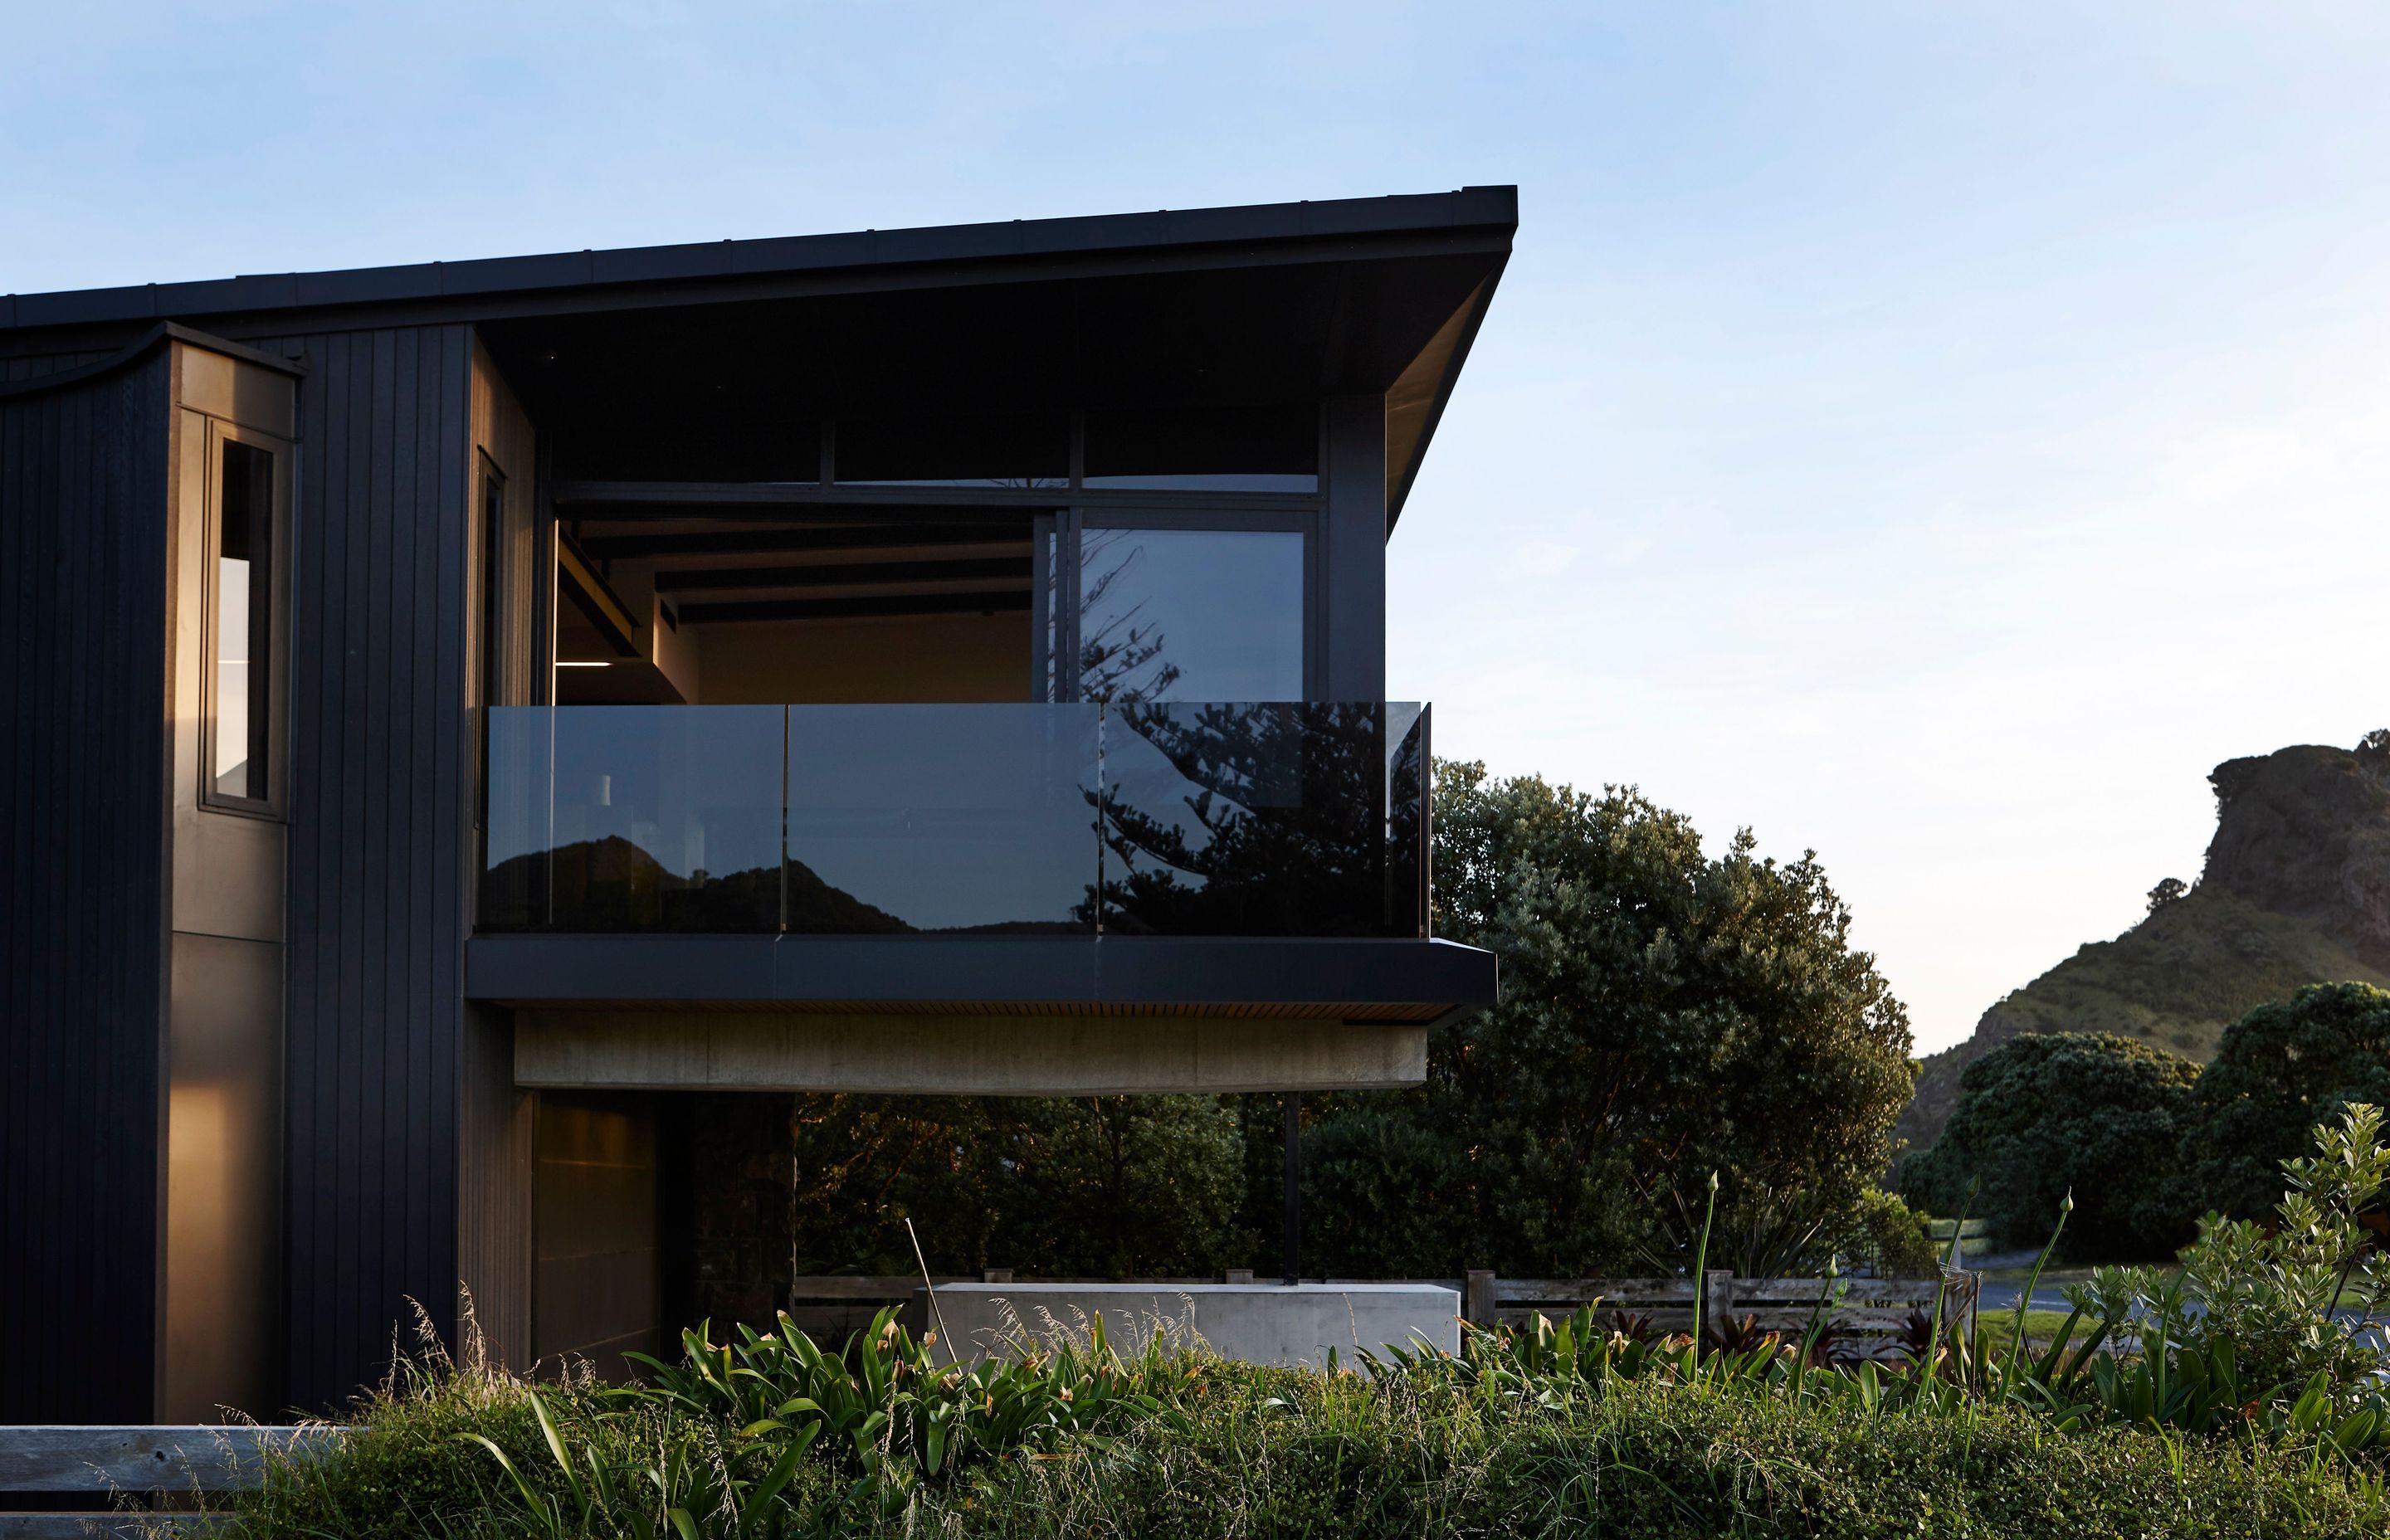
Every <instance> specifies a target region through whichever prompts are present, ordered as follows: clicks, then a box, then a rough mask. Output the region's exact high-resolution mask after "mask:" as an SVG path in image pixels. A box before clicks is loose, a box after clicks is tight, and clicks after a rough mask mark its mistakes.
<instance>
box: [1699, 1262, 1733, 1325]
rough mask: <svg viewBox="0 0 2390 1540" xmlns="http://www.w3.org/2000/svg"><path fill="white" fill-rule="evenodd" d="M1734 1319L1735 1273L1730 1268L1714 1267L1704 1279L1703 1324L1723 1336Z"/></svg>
mask: <svg viewBox="0 0 2390 1540" xmlns="http://www.w3.org/2000/svg"><path fill="white" fill-rule="evenodd" d="M1733 1318H1734V1273H1733V1271H1732V1270H1731V1269H1729V1268H1725V1267H1713V1268H1711V1269H1710V1270H1709V1272H1708V1273H1707V1274H1705V1275H1704V1276H1703V1278H1702V1324H1703V1326H1704V1327H1714V1328H1716V1330H1717V1331H1718V1332H1719V1333H1720V1334H1723V1333H1724V1332H1725V1331H1726V1325H1727V1322H1728V1321H1730V1320H1732V1319H1733Z"/></svg>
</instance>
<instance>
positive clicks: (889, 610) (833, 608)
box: [680, 589, 1030, 625]
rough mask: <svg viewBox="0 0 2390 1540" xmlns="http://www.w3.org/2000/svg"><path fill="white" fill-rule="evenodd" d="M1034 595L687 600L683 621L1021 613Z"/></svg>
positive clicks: (1012, 592) (697, 623) (690, 622)
mask: <svg viewBox="0 0 2390 1540" xmlns="http://www.w3.org/2000/svg"><path fill="white" fill-rule="evenodd" d="M1029 600H1030V596H1029V595H1028V594H1027V593H1024V592H1022V591H1021V590H1018V589H1015V590H1012V591H1010V592H1008V593H991V594H885V595H875V596H871V597H857V598H828V599H735V600H729V601H726V602H720V603H713V604H684V605H682V606H681V609H680V619H681V623H682V624H683V625H704V624H707V623H720V622H725V621H820V620H844V619H854V618H857V617H862V616H868V615H969V614H983V613H988V612H992V611H1009V612H1016V613H1017V612H1019V611H1021V610H1026V609H1028V608H1029Z"/></svg>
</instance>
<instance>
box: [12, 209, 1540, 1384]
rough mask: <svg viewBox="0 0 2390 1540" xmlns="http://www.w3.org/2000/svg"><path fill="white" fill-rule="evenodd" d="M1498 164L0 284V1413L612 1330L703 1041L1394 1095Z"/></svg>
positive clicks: (781, 1058) (667, 1189)
mask: <svg viewBox="0 0 2390 1540" xmlns="http://www.w3.org/2000/svg"><path fill="white" fill-rule="evenodd" d="M1515 219H1516V198H1515V194H1514V191H1513V190H1512V189H1510V188H1508V187H1481V188H1466V189H1463V190H1461V191H1458V192H1454V193H1446V194H1438V195H1433V196H1426V197H1403V198H1388V199H1366V200H1363V199H1356V200H1344V201H1334V202H1317V203H1299V204H1282V205H1272V206H1265V207H1253V208H1234V209H1212V210H1199V211H1192V212H1159V213H1146V214H1131V215H1123V216H1118V217H1109V218H1093V219H1063V220H1043V221H1025V222H1013V223H1009V224H997V225H968V226H957V227H952V228H938V229H919V230H901V231H874V232H865V233H861V234H854V235H837V236H822V237H804V238H794V239H772V240H739V241H719V242H712V243H706V244H698V245H687V246H667V247H655V248H649V249H644V250H611V251H582V252H574V253H567V254H559V255H550V256H530V257H519V258H508V259H500V260H495V261H485V262H463V263H430V264H426V265H418V266H402V267H384V268H368V269H361V270H354V271H344V272H329V273H313V274H282V275H274V276H249V277H238V278H230V279H225V280H223V281H218V282H201V283H173V284H157V285H149V286H145V287H138V288H122V289H93V290H87V291H82V292H74V293H54V294H36V295H15V296H10V297H6V298H0V581H5V593H6V611H5V623H0V651H5V653H6V660H5V666H0V789H5V802H0V1097H5V1100H0V1238H5V1239H6V1244H7V1246H8V1248H9V1251H10V1256H9V1258H8V1262H7V1264H6V1266H5V1267H0V1422H32V1421H43V1422H72V1421H82V1422H91V1421H122V1422H157V1421H176V1420H206V1419H210V1418H212V1416H213V1415H214V1411H215V1408H217V1407H219V1406H224V1405H230V1406H235V1407H238V1408H242V1409H244V1410H247V1411H250V1412H253V1413H257V1414H261V1415H271V1414H273V1413H275V1412H276V1411H277V1410H279V1409H281V1408H284V1407H288V1406H293V1405H296V1406H302V1407H320V1406H325V1405H329V1404H332V1403H335V1402H337V1401H338V1400H340V1399H341V1398H342V1397H343V1396H345V1395H346V1394H347V1393H348V1392H351V1391H352V1390H353V1388H355V1387H356V1386H358V1385H359V1384H361V1383H364V1382H367V1381H370V1380H373V1379H375V1378H377V1377H378V1376H379V1373H380V1371H381V1368H382V1367H383V1366H384V1365H386V1363H387V1362H388V1360H389V1357H390V1354H391V1350H392V1341H393V1335H394V1334H406V1333H411V1332H412V1330H413V1329H414V1328H413V1318H414V1316H413V1313H414V1305H411V1304H410V1302H415V1304H419V1306H420V1307H421V1310H422V1311H423V1313H424V1316H425V1318H426V1319H427V1320H428V1322H429V1324H430V1327H431V1328H434V1329H436V1330H437V1331H439V1332H440V1333H441V1334H442V1335H443V1336H445V1337H448V1338H451V1339H452V1340H453V1339H454V1337H455V1335H456V1332H457V1330H458V1329H459V1324H460V1309H461V1306H460V1303H459V1300H460V1284H461V1286H462V1289H463V1290H467V1291H469V1297H470V1299H471V1301H472V1302H473V1308H474V1310H475V1312H476V1314H477V1316H478V1320H479V1323H480V1326H481V1328H482V1330H483V1331H484V1332H485V1333H486V1334H487V1335H488V1338H489V1340H490V1341H491V1343H492V1346H493V1349H494V1351H495V1353H497V1354H499V1355H500V1356H502V1357H503V1358H504V1359H505V1360H507V1361H508V1362H509V1363H513V1364H517V1365H523V1364H528V1363H530V1362H532V1361H533V1359H534V1358H537V1357H545V1356H547V1355H550V1354H555V1353H559V1352H563V1351H586V1352H593V1353H601V1354H602V1353H606V1352H612V1351H619V1350H620V1349H622V1348H623V1347H626V1346H631V1345H637V1344H642V1343H645V1342H647V1341H650V1340H651V1339H652V1338H653V1336H654V1334H655V1333H656V1331H657V1330H658V1329H659V1328H661V1327H662V1325H663V1324H664V1323H665V1322H667V1321H673V1322H677V1321H679V1320H681V1319H684V1318H686V1317H685V1316H684V1315H681V1314H680V1312H682V1311H684V1310H686V1309H687V1308H688V1307H689V1305H690V1303H691V1302H692V1301H699V1300H700V1296H701V1295H702V1292H703V1290H705V1289H707V1288H723V1287H728V1286H730V1285H731V1284H735V1283H736V1282H737V1281H738V1279H737V1277H736V1275H737V1273H738V1270H739V1266H741V1265H743V1264H740V1263H739V1261H738V1260H737V1258H736V1256H730V1255H729V1253H732V1252H736V1251H738V1247H737V1245H733V1244H728V1243H727V1242H726V1241H725V1238H726V1237H727V1238H728V1241H737V1240H738V1239H739V1237H738V1236H737V1235H736V1233H735V1230H736V1226H735V1223H734V1222H733V1221H728V1220H726V1221H724V1225H725V1226H727V1227H726V1228H724V1229H721V1230H719V1231H713V1230H705V1228H704V1227H705V1226H708V1225H711V1224H713V1221H712V1220H710V1219H707V1218H706V1217H705V1216H706V1215H707V1213H709V1210H708V1197H707V1195H708V1194H711V1193H716V1192H719V1191H722V1190H725V1189H726V1187H730V1186H734V1185H735V1183H736V1181H737V1180H738V1179H739V1171H740V1170H741V1169H743V1167H742V1166H741V1162H748V1163H752V1162H753V1161H755V1160H757V1159H759V1158H762V1159H768V1157H769V1154H770V1151H769V1149H768V1136H759V1137H764V1138H765V1140H766V1143H765V1145H764V1146H757V1145H755V1144H753V1143H752V1141H750V1142H748V1143H744V1144H742V1142H741V1141H742V1140H744V1139H747V1137H748V1136H747V1135H746V1134H745V1133H742V1131H741V1130H742V1127H743V1126H744V1125H743V1123H742V1121H741V1119H740V1117H739V1113H738V1109H739V1108H740V1107H742V1106H762V1105H768V1102H767V1101H766V1100H765V1098H763V1097H759V1095H758V1094H759V1093H778V1094H781V1095H783V1096H785V1095H786V1094H789V1093H794V1092H798V1091H814V1090H850V1091H884V1092H940V1093H958V1092H975V1093H1019V1094H1033V1093H1034V1094H1086V1093H1095V1092H1122V1091H1140V1092H1146V1091H1152V1092H1163V1091H1169V1092H1176V1091H1190V1092H1191V1091H1202V1092H1211V1091H1231V1090H1277V1089H1294V1090H1302V1089H1310V1088H1315V1087H1317V1088H1342V1087H1377V1086H1396V1085H1403V1084H1415V1083H1417V1082H1418V1081H1419V1080H1420V1078H1421V1077H1422V1075H1423V1074H1424V1072H1425V1046H1426V1040H1427V1033H1428V1031H1429V1029H1430V1027H1431V1026H1432V1025H1433V1023H1435V1022H1436V1021H1438V1020H1443V1019H1446V1018H1447V1017H1450V1016H1452V1015H1453V1014H1455V1013H1458V1012H1466V1011H1469V1010H1471V1009H1475V1008H1478V1007H1482V1006H1484V1004H1486V1003H1488V1002H1490V1001H1491V1000H1492V998H1493V995H1494V985H1495V976H1494V974H1495V970H1494V964H1493V959H1492V957H1491V956H1488V955H1487V954H1485V953H1483V952H1479V951H1474V950H1471V949H1469V948H1466V947H1461V946H1456V945H1453V944H1450V943H1443V942H1438V941H1436V940H1433V938H1432V936H1431V933H1430V932H1431V927H1430V923H1429V910H1428V903H1427V896H1428V884H1429V873H1428V866H1427V860H1426V854H1425V852H1426V841H1427V835H1428V827H1429V820H1430V817H1431V809H1430V807H1429V782H1430V776H1429V741H1428V726H1429V715H1428V712H1427V710H1426V708H1425V707H1424V706H1421V705H1418V704H1410V703H1402V702H1398V701H1389V700H1388V699H1386V696H1387V693H1388V682H1387V680H1386V678H1385V635H1386V629H1387V627H1388V625H1389V624H1390V623H1399V621H1400V617H1390V616H1389V615H1388V613H1387V604H1386V586H1385V561H1384V552H1385V546H1386V542H1387V540H1388V538H1389V536H1390V535H1391V534H1392V533H1393V531H1394V526H1395V523H1396V521H1397V520H1398V518H1399V517H1400V515H1401V514H1402V512H1403V507H1404V503H1405V499H1406V496H1407V494H1408V492H1409V490H1410V488H1411V486H1412V483H1413V481H1414V480H1415V478H1416V477H1417V476H1418V474H1419V470H1420V462H1421V459H1422V457H1423V456H1425V454H1426V453H1427V449H1428V444H1429V442H1430V439H1431V438H1432V436H1433V432H1434V430H1435V426H1436V422H1437V418H1438V417H1439V415H1440V414H1441V412H1442V410H1443V408H1444V405H1445V403H1446V398H1447V397H1448V396H1449V394H1450V392H1451V391H1452V389H1453V385H1454V381H1455V379H1456V377H1457V375H1458V371H1459V368H1460V366H1461V364H1462V361H1463V360H1464V359H1465V357H1466V356H1467V354H1468V352H1469V347H1470V342H1471V338H1472V336H1473V335H1474V333H1475V332H1476V330H1477V327H1478V325H1479V322H1480V320H1481V319H1482V317H1483V316H1484V314H1485V311H1486V307H1487V305H1488V304H1489V302H1491V299H1492V296H1493V293H1494V289H1495V285H1496V282H1497V279H1498V277H1499V276H1500V274H1501V271H1502V268H1503V263H1504V262H1505V259H1506V258H1507V256H1508V253H1509V251H1510V242H1511V237H1512V231H1513V228H1514V225H1515ZM783 1105H785V1103H783ZM765 1121H768V1120H765ZM758 1149H762V1155H761V1156H760V1157H759V1156H758V1153H757V1151H758ZM693 1226H694V1228H693ZM700 1231H703V1232H704V1233H699V1232H700ZM749 1239H751V1240H752V1237H751V1238H749ZM716 1242H725V1244H722V1245H717V1244H716ZM750 1249H751V1250H752V1247H751V1248H750ZM726 1256H729V1260H725V1257H726ZM726 1279H727V1280H728V1282H727V1283H726Z"/></svg>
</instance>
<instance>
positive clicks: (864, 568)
mask: <svg viewBox="0 0 2390 1540" xmlns="http://www.w3.org/2000/svg"><path fill="white" fill-rule="evenodd" d="M822 511H824V512H829V511H830V510H822ZM1030 519H1031V515H1030V514H1029V513H1028V512H1027V511H1023V510H1017V509H1009V508H1007V509H972V508H932V509H917V510H906V509H903V508H896V509H885V510H883V509H872V510H869V511H868V512H866V511H863V510H859V509H854V508H846V509H840V510H836V511H835V514H834V516H833V517H830V518H826V519H825V518H814V519H809V520H806V521H804V522H802V523H798V524H793V525H792V524H791V523H790V521H789V520H786V519H779V518H776V519H773V520H768V521H765V520H730V519H675V520H668V521H667V520H654V519H586V520H573V521H572V522H571V523H570V524H569V525H568V528H569V529H570V530H571V532H572V537H573V539H574V541H575V542H576V543H577V544H578V545H579V546H580V548H581V550H582V551H583V552H584V554H585V555H586V556H587V557H588V558H589V559H590V560H591V561H593V562H595V563H597V564H598V568H599V570H600V571H611V570H612V569H613V568H614V567H615V566H616V564H617V563H624V564H628V563H636V564H638V565H639V567H640V568H641V569H642V570H643V571H649V572H651V573H652V574H653V576H654V582H655V588H656V592H657V594H658V595H659V596H660V597H662V598H663V599H664V600H665V602H667V603H669V604H671V605H672V606H673V607H674V609H675V611H676V612H677V614H678V615H679V616H680V618H681V620H682V621H683V622H686V623H688V624H706V623H713V622H735V621H759V620H791V619H806V618H832V617H837V616H856V615H873V614H926V613H940V612H955V611H973V612H976V611H980V610H1022V609H1026V608H1028V605H1029V596H1030V588H1031V548H1030Z"/></svg>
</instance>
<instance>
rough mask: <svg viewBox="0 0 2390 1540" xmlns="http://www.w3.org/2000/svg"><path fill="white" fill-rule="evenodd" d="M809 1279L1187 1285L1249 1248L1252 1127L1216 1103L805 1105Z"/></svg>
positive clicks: (856, 1100) (800, 1189) (800, 1158)
mask: <svg viewBox="0 0 2390 1540" xmlns="http://www.w3.org/2000/svg"><path fill="white" fill-rule="evenodd" d="M796 1117H797V1196H796V1225H795V1230H796V1238H795V1246H796V1251H797V1254H798V1267H799V1269H800V1270H801V1271H806V1272H862V1273H904V1272H910V1271H912V1270H913V1267H914V1265H915V1263H914V1258H913V1252H912V1243H911V1241H910V1239H909V1238H907V1237H906V1233H905V1225H904V1222H905V1220H906V1218H908V1217H909V1218H911V1219H912V1220H913V1221H914V1223H915V1226H916V1228H917V1229H918V1231H919V1235H920V1238H921V1246H922V1249H923V1251H924V1252H925V1253H926V1254H927V1256H928V1259H929V1263H930V1265H931V1267H932V1269H933V1270H935V1271H937V1272H941V1273H972V1272H977V1271H979V1270H980V1269H981V1268H983V1267H986V1266H990V1265H996V1266H1007V1267H1015V1268H1019V1269H1021V1270H1022V1271H1024V1272H1034V1273H1041V1274H1045V1275H1047V1276H1049V1277H1129V1276H1132V1275H1135V1276H1145V1277H1155V1276H1161V1277H1173V1276H1176V1277H1184V1276H1189V1275H1192V1274H1201V1273H1208V1272H1211V1271H1214V1270H1215V1269H1216V1268H1217V1267H1218V1266H1219V1265H1220V1261H1219V1259H1220V1258H1221V1256H1223V1255H1224V1254H1227V1253H1228V1252H1230V1251H1232V1250H1234V1249H1240V1246H1239V1245H1238V1243H1237V1242H1236V1241H1235V1240H1234V1239H1233V1238H1232V1237H1231V1235H1230V1233H1229V1226H1230V1224H1231V1221H1232V1219H1233V1216H1234V1213H1235V1210H1236V1207H1237V1202H1238V1199H1239V1196H1240V1189H1241V1187H1242V1186H1243V1174H1242V1171H1241V1169H1240V1158H1241V1157H1240V1147H1239V1137H1238V1125H1237V1114H1236V1112H1235V1110H1234V1109H1233V1108H1232V1107H1230V1106H1228V1105H1227V1104H1225V1103H1224V1102H1223V1101H1222V1100H1221V1099H1220V1098H1218V1097H1076V1098H1070V1099H1042V1098H1041V1099H1029V1098H1005V1097H854V1096H811V1097H799V1098H797V1111H796Z"/></svg>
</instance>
